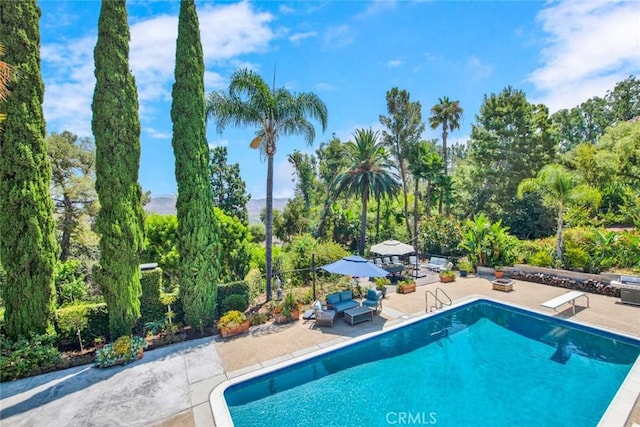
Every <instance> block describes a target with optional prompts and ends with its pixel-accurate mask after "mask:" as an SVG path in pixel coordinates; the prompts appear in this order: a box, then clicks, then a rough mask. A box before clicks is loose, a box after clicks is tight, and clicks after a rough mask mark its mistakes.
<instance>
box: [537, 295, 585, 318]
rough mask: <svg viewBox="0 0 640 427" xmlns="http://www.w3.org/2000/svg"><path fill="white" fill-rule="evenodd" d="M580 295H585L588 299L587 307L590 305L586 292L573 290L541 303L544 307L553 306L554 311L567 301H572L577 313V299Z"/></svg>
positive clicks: (574, 310)
mask: <svg viewBox="0 0 640 427" xmlns="http://www.w3.org/2000/svg"><path fill="white" fill-rule="evenodd" d="M580 297H585V298H586V299H587V307H589V297H588V296H587V295H585V294H584V292H579V291H571V292H568V293H566V294H564V295H560V296H558V297H555V298H553V299H550V300H549V301H547V302H543V303H542V304H540V305H541V306H543V307H546V308H552V309H553V311H556V309H557V308H558V307H560V306H561V305H563V304H566V303H571V306H572V307H573V314H574V315H575V314H576V299H577V298H580Z"/></svg>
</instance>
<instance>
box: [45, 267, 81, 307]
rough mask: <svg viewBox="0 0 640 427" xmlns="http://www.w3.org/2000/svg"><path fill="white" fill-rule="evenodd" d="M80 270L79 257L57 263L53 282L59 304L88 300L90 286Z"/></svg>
mask: <svg viewBox="0 0 640 427" xmlns="http://www.w3.org/2000/svg"><path fill="white" fill-rule="evenodd" d="M80 270H81V265H80V261H78V260H77V259H70V260H67V261H66V262H58V263H56V267H55V272H54V277H53V282H54V283H55V288H56V292H57V294H58V304H59V305H63V304H69V303H73V302H76V301H86V300H87V297H88V295H89V287H88V286H87V283H86V281H85V277H84V275H83V274H82V272H81V271H80Z"/></svg>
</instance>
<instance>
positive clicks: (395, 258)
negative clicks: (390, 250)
mask: <svg viewBox="0 0 640 427" xmlns="http://www.w3.org/2000/svg"><path fill="white" fill-rule="evenodd" d="M391 264H394V265H402V262H401V261H400V257H399V256H397V255H394V256H392V257H391Z"/></svg>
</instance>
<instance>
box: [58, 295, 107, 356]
mask: <svg viewBox="0 0 640 427" xmlns="http://www.w3.org/2000/svg"><path fill="white" fill-rule="evenodd" d="M55 316H56V317H55V326H56V330H57V332H58V338H57V341H56V343H57V345H58V347H60V348H63V349H66V348H68V349H79V348H80V347H79V343H78V338H77V335H76V332H77V330H76V329H74V327H73V325H74V324H78V322H81V326H82V327H81V329H80V335H81V336H82V342H83V344H84V345H86V344H87V343H92V342H93V341H94V339H95V338H98V337H103V338H106V337H108V336H109V312H108V311H107V305H106V304H105V303H98V304H95V303H91V304H87V303H78V304H74V305H70V306H67V307H62V308H59V309H57V310H56V313H55Z"/></svg>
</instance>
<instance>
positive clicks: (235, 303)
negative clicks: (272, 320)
mask: <svg viewBox="0 0 640 427" xmlns="http://www.w3.org/2000/svg"><path fill="white" fill-rule="evenodd" d="M248 306H249V302H248V301H247V297H246V296H245V295H238V294H234V295H229V296H227V297H225V299H224V300H222V305H221V309H220V312H221V313H226V312H227V311H231V310H238V311H245V310H246V309H247V307H248Z"/></svg>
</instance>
